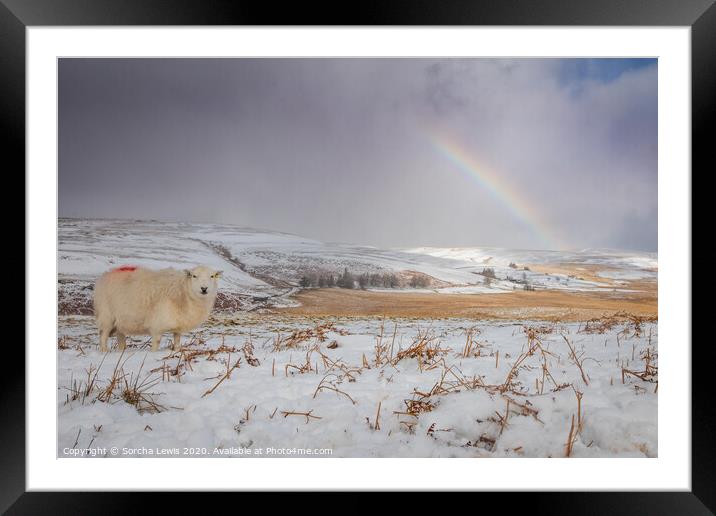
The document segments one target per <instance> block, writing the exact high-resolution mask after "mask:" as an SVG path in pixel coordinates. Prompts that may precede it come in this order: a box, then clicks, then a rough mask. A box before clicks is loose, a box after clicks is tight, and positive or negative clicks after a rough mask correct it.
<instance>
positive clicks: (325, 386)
mask: <svg viewBox="0 0 716 516" xmlns="http://www.w3.org/2000/svg"><path fill="white" fill-rule="evenodd" d="M329 377H333V378H336V379H338V380H340V379H341V377H340V376H339V375H337V374H335V373H326V375H325V376H324V377H323V378H322V379H321V381H320V382H319V383H318V386H317V387H316V390H315V391H314V392H313V399H316V396H318V393H319V392H321V391H322V390H324V389H325V390H329V391H333V392H335V393H337V394H342V395H343V396H345V397H346V398H348V399H349V400H350V401H351V403H352V404H353V405H355V404H356V403H357V402H356V400H354V399H353V398H351V396H350V394H348V393H347V392H344V391H342V390H340V389H339V388H338V387H336V386H335V385H333V384H332V383H331V382H330V381H328V378H329Z"/></svg>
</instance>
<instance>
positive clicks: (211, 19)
mask: <svg viewBox="0 0 716 516" xmlns="http://www.w3.org/2000/svg"><path fill="white" fill-rule="evenodd" d="M713 4H714V0H652V1H649V2H646V1H644V0H602V1H599V2H597V1H592V2H588V1H583V0H580V1H577V0H504V1H501V2H489V1H475V0H442V1H438V0H411V1H387V0H370V1H367V0H363V1H362V2H357V3H350V4H346V3H341V2H331V3H329V2H325V3H323V2H310V3H305V2H285V5H281V6H280V8H279V7H277V6H276V5H273V4H272V3H270V2H259V1H255V0H252V1H245V0H238V1H231V0H215V1H202V0H174V1H172V2H166V1H162V0H123V1H122V0H91V1H85V0H0V76H1V77H2V80H1V81H0V89H1V92H0V131H1V133H0V135H1V136H2V142H3V144H4V145H2V147H3V148H4V152H3V154H4V156H3V158H4V160H3V163H5V164H7V165H6V167H7V168H5V167H3V168H5V171H6V177H7V176H9V175H11V173H12V172H14V171H18V172H19V171H20V170H24V169H25V141H24V138H25V29H26V28H27V27H29V26H41V25H48V26H62V25H72V26H82V25H101V26H107V25H555V26H567V25H576V26H593V25H607V26H610V25H614V26H625V25H626V26H628V25H637V26H638V25H641V26H649V25H654V26H677V25H678V26H690V27H691V52H692V56H691V73H692V172H691V178H692V180H693V177H694V176H695V174H694V173H693V171H695V170H700V171H701V175H704V174H706V173H707V172H708V171H710V170H714V167H713V165H714V159H713V154H714V153H713V150H712V147H713V142H712V140H711V138H709V134H710V131H708V129H709V128H711V127H713V126H714V125H716V124H714V113H715V112H716V100H715V99H716V6H714V5H713ZM692 206H693V200H692ZM692 234H693V233H692ZM26 258H27V257H26ZM698 263H699V262H694V261H693V259H692V264H695V265H697V264H698ZM26 279H27V271H26ZM31 301H32V300H30V302H31ZM31 308H32V306H31V304H28V305H26V309H31ZM693 320H694V319H693V316H692V321H693ZM696 320H698V319H696ZM692 340H693V343H691V342H684V343H683V345H684V348H685V349H688V348H687V347H686V346H688V345H692V348H691V349H692V356H694V357H695V358H697V359H696V360H693V362H692V378H693V383H692V422H691V423H692V450H693V453H692V457H691V464H692V490H691V491H690V492H642V493H636V492H616V493H612V492H610V493H605V492H601V493H525V494H520V495H518V494H510V499H509V504H508V506H506V507H508V508H509V509H510V510H515V509H516V510H519V508H518V507H516V505H515V504H517V505H524V508H525V510H529V511H530V512H531V513H534V512H535V511H537V512H549V513H551V514H555V513H557V514H559V513H564V514H579V513H581V512H587V513H592V514H677V513H681V514H713V511H716V494H715V493H714V491H715V490H714V489H713V486H716V476H715V471H716V467H715V463H716V459H715V457H716V444H714V443H716V439H714V435H716V424H715V423H714V416H713V409H712V407H713V401H712V394H711V392H710V391H709V389H708V387H709V386H708V385H706V381H707V379H708V378H709V377H710V373H711V374H712V370H713V364H714V363H716V362H715V361H714V351H713V348H714V346H713V344H712V343H711V342H710V340H709V339H705V340H701V341H699V340H697V339H695V338H692ZM26 345H29V343H27V342H26ZM4 360H5V361H9V360H12V364H13V367H10V368H6V369H5V370H4V373H3V375H1V376H0V382H1V383H2V386H1V387H0V397H1V398H0V399H1V400H2V403H1V405H0V406H2V408H3V411H2V414H3V417H2V419H3V424H2V425H0V435H1V438H0V449H1V450H2V456H1V457H2V458H1V459H0V463H2V478H3V480H2V482H1V483H2V487H1V488H0V510H3V511H5V510H8V512H9V513H11V514H42V513H48V512H51V513H53V514H54V513H67V514H82V513H102V514H108V513H120V512H122V513H126V512H128V511H137V510H141V509H140V506H138V504H137V500H136V496H139V495H134V494H133V495H129V494H127V493H37V492H32V493H26V492H25V430H26V429H25V367H24V365H25V354H24V350H23V349H22V348H21V347H20V346H14V347H13V346H10V345H7V346H6V353H4ZM159 496H160V497H161V502H160V503H162V508H163V510H165V511H174V510H177V509H181V508H183V507H185V503H186V499H185V497H184V496H181V495H177V494H176V493H165V494H162V495H159ZM219 496H220V498H218V497H219ZM228 496H231V495H229V494H225V495H217V494H213V495H212V504H216V503H217V502H218V503H221V504H222V505H223V502H225V501H227V500H225V499H226V498H227V497H228ZM480 496H491V495H488V494H484V495H480ZM414 501H415V499H412V502H414ZM412 502H411V503H412ZM484 503H485V499H484V498H481V499H480V506H483V504H484ZM500 503H504V502H500Z"/></svg>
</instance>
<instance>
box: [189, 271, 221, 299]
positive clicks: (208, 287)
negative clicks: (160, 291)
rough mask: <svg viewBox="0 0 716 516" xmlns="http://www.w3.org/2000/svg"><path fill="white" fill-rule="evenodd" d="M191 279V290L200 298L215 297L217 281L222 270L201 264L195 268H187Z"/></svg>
mask: <svg viewBox="0 0 716 516" xmlns="http://www.w3.org/2000/svg"><path fill="white" fill-rule="evenodd" d="M184 272H185V273H186V276H187V279H188V281H189V291H190V292H191V293H192V295H193V296H195V297H198V298H209V299H210V298H213V297H214V296H215V295H216V289H217V283H218V280H219V276H221V271H215V270H214V269H211V268H209V267H204V266H203V265H200V266H198V267H194V268H193V269H186V270H185V271H184Z"/></svg>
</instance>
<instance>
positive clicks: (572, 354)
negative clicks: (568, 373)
mask: <svg viewBox="0 0 716 516" xmlns="http://www.w3.org/2000/svg"><path fill="white" fill-rule="evenodd" d="M562 338H563V339H564V342H566V343H567V346H568V347H569V358H571V359H572V361H573V362H574V365H576V366H577V368H578V369H579V373H580V374H581V375H582V381H583V382H584V384H585V385H589V380H587V375H586V373H585V372H584V367H583V366H584V361H585V360H586V358H582V357H583V356H584V353H582V354H580V355H577V352H576V351H575V350H574V346H572V343H571V342H569V339H568V338H567V336H566V335H562Z"/></svg>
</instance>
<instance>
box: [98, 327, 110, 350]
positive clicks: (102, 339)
mask: <svg viewBox="0 0 716 516" xmlns="http://www.w3.org/2000/svg"><path fill="white" fill-rule="evenodd" d="M107 339H109V330H107V329H104V328H100V330H99V350H100V351H101V352H102V353H107V351H109V349H107Z"/></svg>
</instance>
